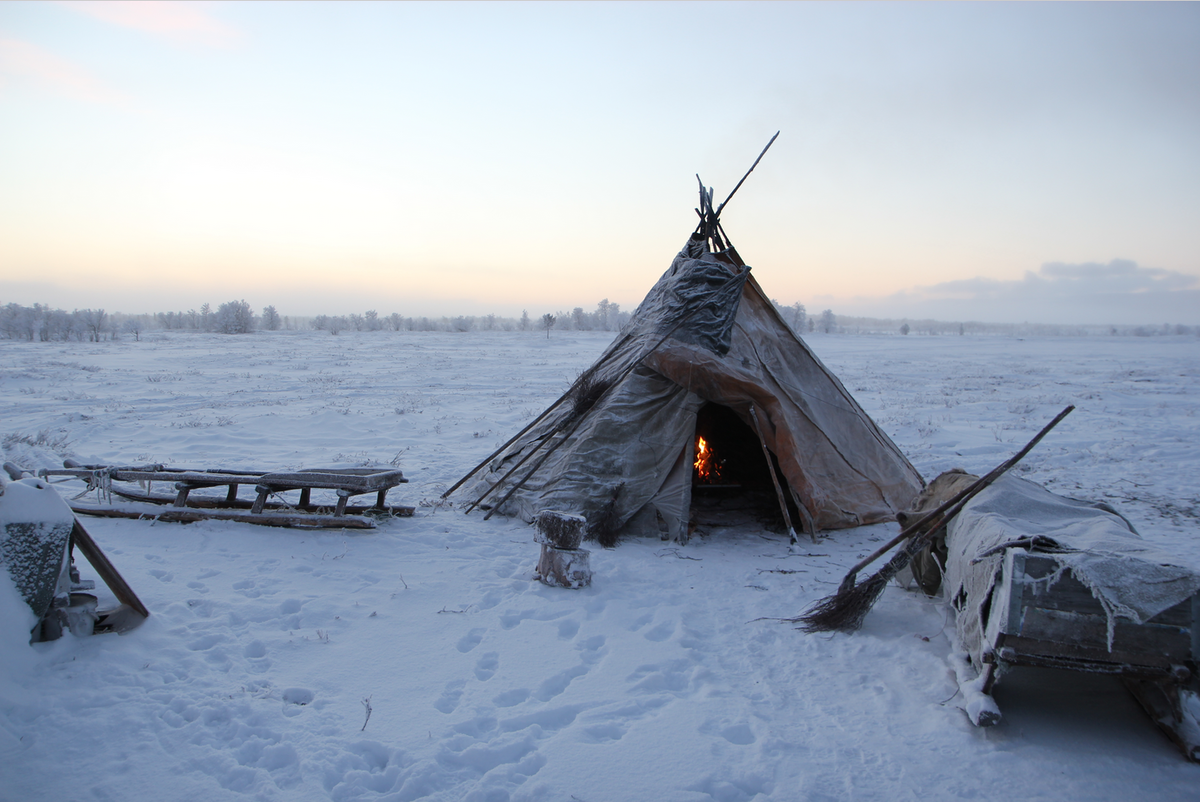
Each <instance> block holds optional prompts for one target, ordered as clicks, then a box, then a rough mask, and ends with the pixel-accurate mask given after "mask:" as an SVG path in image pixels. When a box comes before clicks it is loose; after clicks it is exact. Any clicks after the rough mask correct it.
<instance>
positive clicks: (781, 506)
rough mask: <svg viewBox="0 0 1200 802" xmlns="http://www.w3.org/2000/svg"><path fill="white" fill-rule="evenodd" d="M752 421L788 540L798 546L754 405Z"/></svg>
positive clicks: (815, 535)
mask: <svg viewBox="0 0 1200 802" xmlns="http://www.w3.org/2000/svg"><path fill="white" fill-rule="evenodd" d="M750 419H751V420H752V421H754V431H755V432H756V433H757V434H758V443H759V445H761V446H762V451H763V456H764V457H766V460H767V470H768V471H770V472H771V483H772V484H774V485H775V498H777V499H779V511H780V512H782V513H783V522H784V523H785V524H787V528H788V538H790V539H791V543H792V545H793V546H794V545H796V527H794V526H792V516H791V513H789V512H788V508H787V500H786V499H785V498H784V497H783V488H782V487H780V486H779V477H778V476H777V475H776V474H775V463H774V461H773V460H772V459H771V451H770V449H768V448H767V440H766V438H764V437H763V433H762V427H761V426H760V425H759V423H758V413H757V412H756V411H755V410H754V405H753V404H751V405H750ZM813 542H814V543H816V542H817V533H816V532H813Z"/></svg>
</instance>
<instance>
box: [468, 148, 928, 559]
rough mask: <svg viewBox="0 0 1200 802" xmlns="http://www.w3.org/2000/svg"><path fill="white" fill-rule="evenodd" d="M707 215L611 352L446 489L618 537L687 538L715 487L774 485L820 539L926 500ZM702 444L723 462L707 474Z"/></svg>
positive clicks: (706, 208) (601, 536)
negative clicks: (580, 522) (702, 495)
mask: <svg viewBox="0 0 1200 802" xmlns="http://www.w3.org/2000/svg"><path fill="white" fill-rule="evenodd" d="M760 158H761V157H760ZM756 164H757V162H756ZM751 169H753V168H751ZM743 180H744V179H743ZM739 186H740V184H739ZM735 191H736V188H735ZM731 197H732V193H731ZM726 202H727V201H726ZM701 206H702V208H703V211H701V210H700V209H698V210H697V212H698V213H699V214H700V215H701V223H700V226H699V227H698V228H697V230H696V232H695V233H693V234H692V236H691V237H690V238H689V239H688V241H687V244H686V245H685V246H684V248H683V250H682V251H681V252H680V253H679V255H678V256H676V257H675V260H674V261H673V262H672V264H671V267H670V269H668V270H667V272H666V273H664V274H663V276H662V278H660V279H659V281H658V283H657V284H655V285H654V287H653V288H652V289H651V290H650V292H649V294H648V295H647V296H646V298H645V300H643V301H642V303H641V304H640V305H639V306H638V308H637V310H636V311H635V312H634V314H633V315H632V317H631V318H630V320H629V322H628V323H627V324H626V325H625V327H624V328H623V329H622V330H621V332H620V333H619V334H618V335H617V337H616V339H615V340H614V341H613V343H612V344H611V345H610V346H609V347H608V349H607V350H606V351H605V352H604V353H603V355H601V357H600V358H599V359H598V360H597V361H596V362H595V364H593V365H592V366H591V367H589V368H588V369H587V370H586V371H584V372H583V373H582V374H581V375H580V377H579V379H578V380H577V381H576V382H575V384H574V385H573V386H572V387H571V389H570V390H568V391H567V393H566V394H565V395H563V396H562V397H561V398H560V399H559V400H558V401H556V402H555V403H554V404H553V405H551V407H550V408H548V409H547V410H546V411H545V412H544V413H542V415H541V416H539V417H538V418H537V419H536V420H534V421H533V422H532V423H531V424H530V425H529V426H527V427H526V428H525V429H524V430H523V431H521V432H520V433H518V434H517V435H516V436H514V437H513V439H512V440H510V441H509V442H508V443H507V444H505V445H504V446H502V447H501V448H500V449H499V450H498V451H496V452H495V453H494V454H492V455H491V456H490V457H488V458H487V459H486V460H484V462H482V463H481V464H480V465H479V466H477V467H476V469H475V470H473V471H472V472H471V473H469V474H467V476H466V477H464V478H463V479H462V480H460V482H459V483H458V484H456V485H455V486H454V487H452V488H451V489H450V490H449V491H447V493H446V495H447V496H448V495H449V494H450V493H452V492H455V491H456V490H457V489H458V488H459V487H464V486H465V489H464V491H463V494H464V496H469V497H470V498H469V501H470V506H469V508H468V512H469V511H470V509H472V508H474V507H475V506H481V507H483V508H485V509H489V510H491V511H490V512H489V513H488V515H491V514H492V512H496V511H499V512H501V513H503V514H509V515H513V514H515V515H519V516H520V517H521V518H523V519H525V520H527V521H532V520H533V519H534V517H535V516H536V515H537V514H538V513H539V512H540V511H542V510H547V509H550V510H558V511H563V512H569V513H574V514H582V515H584V516H585V517H586V518H587V520H588V535H589V537H591V538H596V539H598V540H599V541H600V542H601V543H607V542H615V540H616V539H617V538H619V537H621V536H625V535H646V534H658V535H661V536H662V537H663V538H664V539H668V538H670V539H676V540H679V541H681V542H682V541H686V539H687V537H688V534H689V527H688V525H689V519H690V517H691V508H692V502H693V494H694V492H699V491H704V490H705V479H707V480H709V481H710V482H711V483H712V484H714V485H715V486H716V487H718V488H721V489H723V490H727V489H735V490H736V489H737V488H739V487H748V486H751V485H757V486H759V487H770V484H771V483H774V484H775V485H776V492H771V493H770V494H769V497H770V498H771V499H772V502H773V503H774V502H778V503H777V504H776V510H778V511H779V514H780V517H782V518H784V519H785V520H786V521H787V522H788V523H789V524H791V523H792V521H795V526H796V528H799V529H802V530H803V531H806V532H809V533H815V532H816V530H820V529H838V528H844V527H851V526H859V525H863V524H871V523H877V522H880V521H889V520H893V519H894V518H895V516H896V513H897V512H899V511H900V510H903V509H904V508H905V507H906V506H907V505H908V503H909V502H910V501H911V500H912V498H913V497H914V496H915V495H916V494H917V493H918V492H920V490H921V488H922V487H923V485H924V481H923V480H922V478H921V476H920V474H919V473H918V472H917V470H916V469H915V468H914V467H913V466H912V465H911V464H910V463H909V461H908V460H907V459H905V457H904V455H903V454H901V453H900V450H899V449H898V448H897V447H896V445H895V444H894V443H893V442H892V441H891V439H890V438H888V436H887V435H886V434H885V433H884V432H883V431H882V430H881V429H880V428H879V427H878V426H877V425H876V424H875V422H874V421H872V420H871V418H870V417H869V416H868V415H867V413H866V412H864V411H863V409H862V408H861V407H860V406H859V405H858V403H857V402H855V400H854V398H853V397H852V396H851V395H850V393H849V392H848V391H847V390H846V388H845V387H844V386H843V385H842V383H841V382H840V381H838V379H837V377H836V376H834V375H833V373H831V372H830V371H829V370H828V369H827V368H826V367H825V366H824V365H823V364H822V363H821V361H820V360H819V359H818V358H817V357H816V355H815V354H814V353H813V352H812V350H811V349H809V347H808V346H807V345H806V344H805V343H804V341H803V340H802V339H800V337H799V336H798V335H797V334H796V333H794V332H793V331H792V330H791V329H790V328H789V327H788V325H787V323H786V322H785V321H784V320H783V319H782V318H781V317H780V315H779V313H778V312H777V311H776V310H775V307H774V305H773V304H772V303H771V302H770V300H769V299H768V298H767V295H766V294H765V293H764V292H763V291H762V288H761V287H759V285H758V282H756V281H755V280H754V278H753V277H752V276H751V275H750V268H749V267H747V266H746V265H745V264H744V263H743V261H742V259H741V257H740V256H739V255H738V253H737V251H736V250H734V248H733V247H732V245H730V244H728V242H727V237H726V236H725V234H724V231H723V230H722V229H721V227H720V223H719V218H718V216H719V214H720V209H719V208H718V209H717V210H715V211H714V210H713V208H712V195H711V190H708V191H707V192H706V191H705V190H704V187H703V185H701ZM721 206H722V207H724V204H721ZM702 439H703V442H701V440H702ZM704 450H710V451H711V450H715V452H716V455H717V457H718V459H717V460H716V464H715V466H713V465H710V466H709V467H710V468H711V470H710V471H709V472H708V474H707V475H706V476H701V474H702V472H703V471H704V469H705V465H704V456H705V454H704V453H703V451H704ZM472 478H473V479H474V481H472V482H471V483H470V484H467V482H468V480H470V479H472ZM784 508H786V510H787V511H786V513H784V512H783V510H784Z"/></svg>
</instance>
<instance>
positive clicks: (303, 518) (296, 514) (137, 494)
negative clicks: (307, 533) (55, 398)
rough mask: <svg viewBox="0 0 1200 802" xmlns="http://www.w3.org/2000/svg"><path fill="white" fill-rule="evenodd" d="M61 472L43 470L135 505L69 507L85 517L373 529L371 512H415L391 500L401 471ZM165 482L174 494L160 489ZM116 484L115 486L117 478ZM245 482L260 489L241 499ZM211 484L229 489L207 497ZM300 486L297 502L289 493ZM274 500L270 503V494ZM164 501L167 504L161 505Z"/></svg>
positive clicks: (149, 468)
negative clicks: (325, 498) (362, 500)
mask: <svg viewBox="0 0 1200 802" xmlns="http://www.w3.org/2000/svg"><path fill="white" fill-rule="evenodd" d="M63 465H64V467H63V468H61V469H57V470H43V471H41V472H40V475H41V476H72V477H74V478H76V479H80V480H82V481H84V482H86V483H87V489H88V490H95V491H97V496H98V497H100V498H105V499H109V500H111V497H112V496H117V497H118V498H120V499H123V500H124V501H125V502H133V504H120V505H113V504H111V503H109V504H103V505H96V504H92V503H73V504H72V505H71V508H72V509H73V510H74V511H75V512H78V513H83V514H86V515H99V516H107V517H122V518H143V517H145V518H154V519H156V520H160V521H174V522H181V523H190V522H192V521H200V520H209V519H220V520H232V521H240V522H243V523H252V524H261V525H264V526H289V527H291V526H294V527H310V528H335V529H374V528H375V520H374V518H372V517H369V516H370V515H395V516H411V515H412V514H413V508H412V507H405V506H388V505H387V504H386V503H385V502H386V497H387V493H388V491H389V490H391V489H392V488H394V487H396V486H397V485H399V484H403V483H405V482H407V481H408V480H407V479H405V478H404V474H403V472H401V471H398V470H386V471H381V470H377V469H375V468H316V469H308V470H300V471H290V472H264V471H230V470H191V469H180V468H167V467H165V466H162V465H143V466H138V467H116V466H111V465H80V464H79V463H77V462H74V461H73V460H67V461H66V462H64V463H63ZM156 482H157V483H160V484H161V485H166V486H167V487H170V488H172V489H173V490H174V492H173V493H172V494H169V495H168V494H164V493H155V492H154V484H155V483H156ZM114 483H115V484H114ZM242 485H249V486H251V487H253V488H254V491H255V497H254V498H253V499H252V500H251V499H248V498H238V490H239V488H240V487H241V486H242ZM211 488H218V489H222V488H223V489H224V491H225V492H224V493H223V494H217V495H206V494H204V493H203V492H200V493H195V494H193V492H192V491H195V490H200V491H204V490H207V489H211ZM314 490H318V491H322V490H323V491H332V495H333V498H332V499H330V501H329V502H326V503H321V502H314V500H313V496H312V493H313V491H314ZM291 491H297V492H298V494H299V495H298V497H297V498H295V499H294V500H292V501H288V500H286V499H285V498H284V496H283V494H284V493H287V492H291ZM370 493H374V494H375V503H374V504H372V505H361V504H349V503H348V502H349V500H350V499H352V498H354V497H355V496H360V495H364V494H370ZM272 498H274V499H276V500H275V501H271V500H270V499H272ZM164 507H166V508H167V509H163V508H164Z"/></svg>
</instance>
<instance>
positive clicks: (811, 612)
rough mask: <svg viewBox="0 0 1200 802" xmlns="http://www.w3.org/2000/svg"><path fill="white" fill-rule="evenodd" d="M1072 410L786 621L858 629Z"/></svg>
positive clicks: (814, 628) (818, 628)
mask: <svg viewBox="0 0 1200 802" xmlns="http://www.w3.org/2000/svg"><path fill="white" fill-rule="evenodd" d="M1073 409H1075V407H1074V406H1068V407H1067V408H1066V409H1064V410H1063V411H1062V412H1060V413H1058V415H1057V416H1055V418H1054V420H1052V421H1050V422H1049V423H1048V424H1046V426H1045V428H1043V429H1042V430H1041V431H1040V432H1038V433H1037V435H1036V436H1035V437H1034V438H1033V439H1032V440H1030V441H1029V442H1028V443H1027V444H1026V445H1025V447H1024V448H1022V449H1021V450H1020V451H1018V452H1017V453H1016V454H1014V455H1013V456H1012V457H1010V458H1009V459H1008V460H1006V461H1005V462H1002V463H1001V464H999V465H997V466H996V467H995V468H993V469H992V470H991V471H990V472H989V473H987V474H986V475H984V476H982V477H980V478H979V479H978V480H977V481H975V482H973V483H972V484H971V485H970V486H968V487H966V488H964V489H963V490H962V491H960V492H959V493H957V494H955V495H954V496H953V497H952V498H951V499H949V500H948V501H946V502H945V503H944V504H942V505H941V506H940V507H938V508H937V509H935V510H933V511H932V512H930V513H927V514H926V515H923V516H921V518H919V519H918V520H916V521H914V522H913V523H911V524H909V525H908V526H906V527H905V528H904V529H903V530H902V531H901V532H900V534H899V535H897V536H896V537H894V538H893V539H892V540H891V541H889V542H888V543H886V544H884V545H883V546H882V547H880V548H879V550H878V551H876V552H875V553H874V554H872V555H871V556H869V557H867V558H866V559H865V560H863V561H862V562H860V563H858V564H857V565H855V566H854V567H853V568H851V569H850V571H849V573H847V574H846V576H845V578H844V579H842V584H841V585H840V586H838V589H837V593H835V594H833V595H832V596H826V597H825V598H824V599H821V600H820V601H819V602H817V603H816V604H814V605H813V606H812V607H810V608H809V609H808V611H807V612H805V613H804V614H803V615H801V616H799V617H797V618H789V619H787V620H788V621H789V622H791V623H793V624H799V625H800V628H801V629H803V630H804V631H805V632H832V631H835V630H836V631H840V632H852V631H854V630H856V629H858V628H859V627H861V626H862V622H863V619H865V618H866V617H867V613H869V612H870V611H871V608H872V607H873V606H874V605H875V602H876V601H877V600H878V599H879V595H880V594H881V593H883V589H884V587H886V586H887V583H888V581H889V580H890V579H892V578H893V577H895V576H896V574H898V573H900V571H901V569H903V568H904V567H905V566H906V565H908V564H909V562H910V561H911V560H912V558H913V557H914V556H916V555H917V554H919V553H920V551H921V549H923V548H925V546H926V545H928V544H929V542H930V541H931V540H932V539H933V536H934V535H935V534H936V533H937V532H938V530H940V529H941V528H942V527H943V526H945V525H946V523H947V522H948V521H949V520H950V519H951V518H953V517H954V516H955V515H957V514H958V513H959V511H960V510H961V509H962V508H963V507H964V506H965V505H966V503H967V502H968V501H970V500H971V499H972V498H974V497H975V495H976V494H977V493H979V491H981V490H983V489H984V488H985V487H987V486H988V485H990V484H991V483H992V482H994V481H996V480H997V479H999V478H1000V476H1001V475H1003V474H1004V473H1005V472H1006V471H1008V469H1009V468H1011V467H1013V466H1014V465H1016V464H1017V463H1018V462H1020V461H1021V460H1022V459H1023V458H1024V457H1025V455H1026V454H1028V453H1029V452H1030V451H1032V450H1033V447H1034V446H1036V445H1037V444H1038V443H1039V442H1040V441H1041V439H1042V438H1043V437H1045V436H1046V435H1047V434H1048V433H1049V432H1050V430H1051V429H1053V428H1054V427H1055V426H1057V425H1058V423H1059V422H1060V421H1061V420H1062V419H1063V418H1065V417H1067V415H1068V414H1070V412H1071V410H1073ZM906 540H907V541H908V542H907V543H905V545H904V548H902V549H900V551H898V552H896V554H895V555H894V556H893V557H892V559H890V560H888V561H887V563H886V564H884V566H883V568H881V569H879V570H878V571H876V572H875V573H874V574H872V575H871V576H869V577H867V578H866V579H865V580H863V581H862V582H858V583H857V584H856V581H857V579H858V572H859V571H861V570H862V569H863V568H865V567H866V566H868V565H870V564H871V563H873V562H875V560H877V559H879V558H880V557H882V556H883V555H884V554H886V553H887V552H888V551H889V550H891V549H892V548H894V547H895V546H897V545H899V544H901V543H904V541H906Z"/></svg>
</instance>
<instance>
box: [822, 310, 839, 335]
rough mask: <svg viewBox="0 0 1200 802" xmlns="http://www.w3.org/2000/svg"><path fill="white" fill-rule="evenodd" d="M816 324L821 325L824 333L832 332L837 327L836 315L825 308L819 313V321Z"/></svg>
mask: <svg viewBox="0 0 1200 802" xmlns="http://www.w3.org/2000/svg"><path fill="white" fill-rule="evenodd" d="M818 325H819V326H820V327H821V331H823V332H825V333H826V334H832V333H833V331H834V330H835V329H836V328H837V316H836V315H834V314H833V310H832V309H826V310H825V311H824V312H822V313H821V322H820V323H819V324H818Z"/></svg>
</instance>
